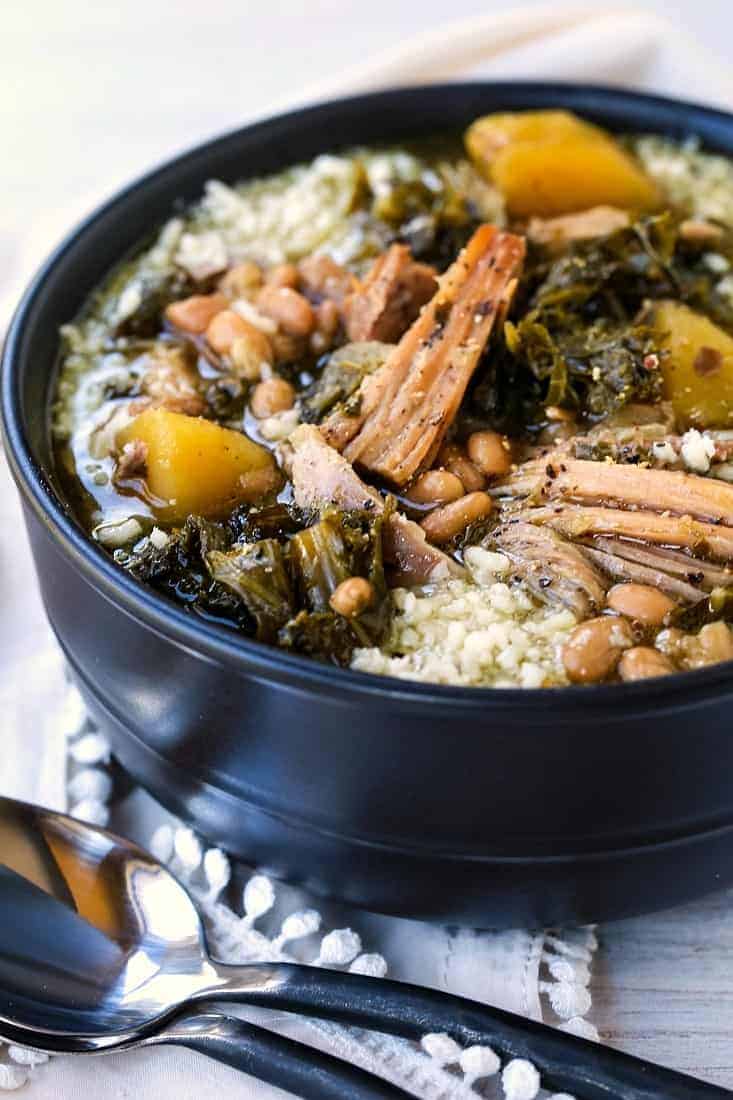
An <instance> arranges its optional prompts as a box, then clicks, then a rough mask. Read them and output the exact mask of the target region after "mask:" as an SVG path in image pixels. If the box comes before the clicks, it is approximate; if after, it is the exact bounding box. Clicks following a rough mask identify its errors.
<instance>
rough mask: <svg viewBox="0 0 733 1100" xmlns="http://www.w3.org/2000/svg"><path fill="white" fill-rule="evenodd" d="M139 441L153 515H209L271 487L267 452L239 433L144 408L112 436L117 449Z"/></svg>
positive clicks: (273, 471)
mask: <svg viewBox="0 0 733 1100" xmlns="http://www.w3.org/2000/svg"><path fill="white" fill-rule="evenodd" d="M134 440H142V442H143V443H144V444H145V446H146V448H147V460H146V474H145V484H146V486H147V491H148V494H149V495H150V497H152V498H153V501H152V503H151V508H152V511H153V512H154V514H155V516H156V517H157V518H158V519H160V520H163V521H165V522H169V523H175V522H178V521H181V520H183V519H185V518H186V516H188V515H190V514H192V513H193V514H195V515H200V516H206V517H209V518H213V517H216V516H221V515H225V514H226V513H227V512H228V511H230V510H231V509H232V508H233V507H234V506H235V505H236V504H240V503H243V502H254V501H256V500H258V499H259V498H260V497H262V496H263V495H265V494H266V493H267V492H268V491H270V490H272V489H273V488H275V487H276V485H277V484H278V481H279V473H278V470H277V466H276V465H275V461H274V459H273V457H272V455H271V454H270V453H269V451H267V450H266V449H265V448H264V447H261V446H260V445H259V444H258V443H253V442H252V440H251V439H249V438H248V437H247V436H246V435H242V433H241V432H235V431H232V430H231V429H229V428H222V427H221V426H220V425H219V424H214V423H213V422H212V421H210V420H203V419H201V418H200V417H195V416H184V415H183V414H182V413H175V412H169V411H168V410H167V409H147V410H146V411H145V412H143V413H141V414H140V415H139V416H138V417H136V418H135V420H133V421H132V422H131V423H130V424H128V425H127V427H125V428H123V430H122V431H121V432H120V433H119V434H118V436H117V447H118V449H119V450H122V448H123V447H124V446H125V445H126V444H127V443H132V442H133V441H134Z"/></svg>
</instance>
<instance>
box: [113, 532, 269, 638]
mask: <svg viewBox="0 0 733 1100" xmlns="http://www.w3.org/2000/svg"><path fill="white" fill-rule="evenodd" d="M230 541H231V536H230V533H229V531H228V529H227V527H226V526H225V525H224V524H219V523H210V522H208V521H207V520H204V519H201V517H200V516H189V517H188V519H187V520H186V522H185V523H184V525H183V527H181V528H180V529H179V530H176V531H173V532H171V534H170V536H169V539H168V542H167V543H166V545H165V546H164V547H162V548H160V549H157V548H156V547H155V546H154V545H153V544H152V543H151V542H148V543H147V544H146V546H145V547H144V548H143V549H142V550H140V551H139V552H138V553H134V552H133V553H132V554H130V555H127V556H126V557H125V558H124V560H120V559H118V560H120V564H121V565H123V566H124V567H125V568H126V569H127V570H128V571H129V572H130V573H131V574H132V575H133V576H134V577H136V578H137V579H138V580H140V581H144V582H145V583H146V584H149V585H150V586H151V588H154V589H156V591H158V592H162V593H163V595H166V596H170V597H172V598H173V599H176V600H178V601H180V602H182V603H184V604H185V605H186V606H188V607H190V608H191V609H192V610H194V611H198V612H200V613H201V614H204V615H208V616H212V617H214V618H217V619H224V620H226V621H229V622H232V623H233V624H234V625H236V626H238V627H239V628H240V629H241V630H243V631H245V632H246V633H247V634H252V633H254V629H255V625H256V624H255V623H254V620H253V618H252V617H251V616H250V614H249V611H248V610H247V607H246V605H245V604H244V603H243V602H242V601H241V599H239V598H238V597H237V596H236V594H234V593H233V592H231V591H230V590H229V589H227V588H226V587H225V586H224V585H222V584H220V583H219V582H218V581H217V580H216V579H215V578H212V576H211V574H210V572H209V569H208V566H207V558H208V556H209V555H210V554H212V553H221V552H223V551H226V550H227V549H228V548H229V545H230Z"/></svg>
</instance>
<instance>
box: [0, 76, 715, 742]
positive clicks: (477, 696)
mask: <svg viewBox="0 0 733 1100" xmlns="http://www.w3.org/2000/svg"><path fill="white" fill-rule="evenodd" d="M461 90H462V92H463V94H465V96H466V99H467V100H468V99H469V98H470V97H471V96H473V95H480V94H481V93H492V92H493V93H494V94H496V95H499V96H502V95H504V96H511V95H512V93H515V94H518V95H520V96H523V97H528V98H529V99H530V100H537V101H538V102H539V103H542V102H545V103H547V104H548V105H552V106H565V107H566V108H569V109H577V110H580V111H581V112H584V113H585V114H590V115H593V114H594V113H600V114H603V113H608V112H609V110H610V111H611V112H612V113H613V112H614V111H615V112H618V113H619V114H620V115H622V116H623V117H624V119H627V118H628V117H629V116H637V117H638V119H639V126H640V128H641V129H644V128H645V127H644V125H643V122H644V119H645V118H646V116H647V115H651V114H653V115H655V116H658V115H659V114H660V113H661V114H662V115H664V116H665V117H666V118H667V119H668V120H669V123H670V125H671V123H672V122H673V121H674V120H675V117H676V116H679V115H682V114H684V115H685V116H686V117H687V119H688V121H687V122H686V123H685V125H684V126H680V125H679V122H678V123H677V125H678V128H679V130H680V133H683V134H688V135H689V134H690V133H692V134H693V135H694V133H695V122H697V123H700V124H701V123H703V122H705V123H707V124H708V126H712V127H713V128H717V129H719V130H720V131H721V132H722V133H726V134H727V135H728V136H729V139H730V144H731V148H732V149H733V114H731V113H728V112H726V111H722V110H719V109H717V108H714V107H708V106H705V105H702V104H696V103H690V102H687V101H685V100H678V99H672V98H670V97H665V96H657V95H650V94H648V93H644V92H639V91H635V90H628V89H623V88H617V87H612V86H605V85H596V84H592V85H588V84H577V83H566V82H558V81H524V80H511V81H468V82H454V83H437V84H423V85H411V86H409V87H402V88H387V89H383V90H380V91H376V92H368V93H361V94H358V95H351V96H343V97H338V98H335V99H329V100H325V101H322V102H318V103H315V104H308V105H306V106H303V107H298V108H296V109H294V110H290V111H286V112H284V113H280V114H277V115H273V116H270V117H267V118H264V119H260V120H258V121H255V122H253V123H250V124H248V125H245V126H242V127H236V128H234V129H232V130H229V131H227V132H225V133H223V134H220V135H218V136H216V137H214V138H212V139H209V140H206V141H204V142H200V143H197V144H196V145H193V146H192V147H190V148H189V149H186V150H184V151H183V152H181V153H178V154H176V155H174V156H172V157H169V158H167V159H166V160H164V161H163V162H161V163H160V164H158V165H156V166H155V167H153V168H152V169H151V170H149V171H148V172H146V173H144V174H142V175H141V176H138V177H136V178H135V179H133V180H132V181H131V182H129V183H127V184H126V185H125V186H123V187H122V188H121V189H119V190H118V191H116V192H115V193H114V194H113V195H112V196H111V197H110V198H108V199H107V200H105V201H104V202H103V203H101V204H100V205H98V206H97V207H95V208H94V210H92V212H91V213H90V214H89V215H88V216H86V217H85V218H84V219H83V220H82V221H80V222H79V223H78V224H77V225H75V226H74V227H73V228H72V229H71V230H70V231H69V232H68V233H67V234H66V235H65V236H64V237H63V239H62V240H61V242H60V243H59V244H58V245H57V246H56V248H54V249H53V251H52V252H51V253H50V255H49V256H48V257H47V259H46V260H45V261H44V263H43V264H42V265H41V267H40V268H39V269H38V271H37V272H36V274H35V275H34V277H33V278H32V280H31V282H30V283H29V285H28V287H27V289H26V290H25V292H24V294H23V296H22V298H21V299H20V302H19V304H18V306H17V308H16V310H15V313H14V315H13V317H12V320H11V322H10V325H9V328H8V331H7V335H6V338H5V342H4V346H3V351H2V359H1V360H0V424H1V426H2V434H3V439H4V443H5V450H6V454H7V457H8V462H9V466H10V469H11V472H12V474H13V477H14V480H15V482H16V485H17V487H18V490H19V492H20V495H21V498H22V501H23V504H24V506H25V507H26V508H30V510H31V512H32V514H33V515H34V516H35V518H36V519H37V520H38V521H39V522H40V524H41V525H42V526H43V527H44V528H45V530H46V533H47V534H48V536H49V537H50V538H51V540H52V541H53V543H54V544H55V546H56V548H57V549H58V550H59V551H61V553H62V554H63V556H64V557H65V558H66V559H67V561H69V562H70V563H71V565H72V566H73V567H74V568H75V569H76V570H77V571H78V572H79V573H81V574H82V576H84V578H85V579H86V580H87V582H88V583H89V584H90V585H91V587H92V588H94V589H95V590H96V591H97V592H98V593H99V594H100V595H102V596H103V597H104V598H106V599H107V600H109V601H110V602H112V603H113V604H114V605H115V606H116V607H117V609H118V610H119V611H121V612H123V613H124V614H126V615H128V616H130V617H131V618H133V619H135V620H137V621H138V622H141V623H142V624H144V626H145V627H146V628H147V629H150V630H152V631H153V632H154V633H156V634H158V635H159V636H161V637H164V638H166V639H167V640H168V641H170V642H172V643H173V644H175V645H177V646H179V647H181V648H183V649H185V650H187V651H189V652H191V653H193V654H195V655H196V656H198V657H199V658H203V659H205V660H208V661H213V662H220V663H224V664H226V665H227V666H231V667H234V668H236V669H237V670H238V671H239V672H240V673H241V674H244V675H247V676H248V677H250V678H254V679H263V680H264V679H266V680H276V681H278V682H280V683H281V684H285V685H288V686H290V687H292V688H294V689H296V690H297V689H299V690H301V691H309V692H313V691H324V692H326V693H328V694H329V695H330V696H331V698H338V697H339V696H343V697H346V696H348V697H350V698H353V696H354V695H359V696H361V697H363V699H364V700H365V701H368V700H369V699H380V700H385V699H386V700H388V701H389V702H390V703H391V704H392V705H394V706H395V707H400V706H406V707H409V708H410V710H411V711H413V712H414V711H415V710H416V709H423V708H425V709H427V708H430V710H433V709H434V708H435V707H438V708H440V709H442V708H443V707H450V708H451V710H452V711H454V712H455V711H456V710H458V711H462V712H467V713H468V715H470V713H472V712H473V713H475V712H476V711H478V710H479V709H480V710H481V711H484V710H486V708H491V709H492V710H493V711H494V712H496V713H497V714H498V713H499V712H501V713H502V718H503V719H505V720H507V719H508V720H509V721H511V722H512V724H514V723H515V722H516V724H517V726H518V728H520V727H521V725H522V723H523V721H524V720H526V719H527V718H529V717H532V716H533V715H537V716H540V717H541V715H542V713H543V712H544V713H545V715H546V713H547V708H548V707H549V706H551V704H552V703H553V702H554V703H565V702H567V703H568V704H570V705H573V706H574V705H575V704H577V703H580V704H581V705H582V704H585V705H582V711H587V710H603V712H604V713H606V714H608V713H612V712H617V713H618V712H623V711H625V710H626V709H627V708H628V707H629V705H633V706H634V707H635V709H636V711H637V713H638V712H639V710H648V711H649V712H652V711H653V712H654V713H655V714H656V715H657V716H658V715H659V714H660V711H661V710H663V709H664V708H665V707H666V706H676V705H679V703H680V701H681V700H680V698H679V697H680V695H684V696H685V697H686V698H685V702H687V703H689V704H692V703H693V702H694V701H695V700H697V699H699V698H700V697H701V696H712V695H713V694H715V692H714V689H715V688H718V689H719V690H718V694H722V693H725V692H730V691H731V688H732V687H733V677H732V676H731V673H732V672H733V661H725V662H721V663H719V664H717V665H712V666H709V667H707V668H703V669H699V670H690V671H686V672H680V673H676V674H674V675H671V676H668V677H662V678H657V679H654V680H646V681H639V682H636V683H621V684H618V683H614V684H598V685H564V686H560V687H548V688H531V689H529V688H521V687H506V688H494V689H491V688H486V687H466V686H461V685H448V684H434V683H422V682H420V681H414V680H402V679H398V678H396V677H392V676H381V675H377V674H372V673H364V672H357V671H355V670H353V669H350V668H341V667H338V666H336V665H328V664H323V663H321V662H319V661H317V660H315V659H313V658H311V657H306V656H301V655H297V654H291V653H288V652H287V651H284V650H282V649H279V648H277V647H275V646H269V645H266V644H265V643H262V642H257V641H255V640H253V639H250V638H247V637H246V636H244V635H242V634H240V633H237V632H235V631H233V630H231V629H230V628H227V627H225V626H220V625H217V624H215V623H212V622H209V621H207V620H206V619H204V618H203V617H200V616H196V615H194V614H192V613H191V612H188V611H186V610H185V609H184V608H183V607H181V606H179V605H177V604H175V603H174V602H173V601H172V600H171V599H169V598H168V597H165V596H163V595H162V594H159V593H157V592H155V591H154V590H153V589H149V588H147V587H146V586H145V585H143V584H142V583H140V582H138V581H136V580H134V579H133V578H132V577H130V576H129V575H128V574H127V573H125V572H124V570H122V569H120V567H119V566H117V565H116V564H115V563H114V561H113V560H112V558H111V557H109V556H108V555H107V554H106V553H104V551H103V550H102V549H101V548H100V547H99V546H97V545H96V544H95V543H94V542H93V541H92V540H91V539H90V538H89V536H88V535H87V534H86V533H85V532H84V531H83V530H82V528H81V527H80V526H79V525H78V523H77V521H76V520H75V519H74V518H73V515H72V513H71V512H70V510H68V509H67V508H65V507H64V505H63V503H62V500H61V499H60V498H59V496H58V495H57V491H56V489H55V488H54V486H53V485H52V483H51V480H50V478H49V477H48V475H47V472H46V470H45V469H43V468H42V467H41V466H39V465H38V464H37V463H36V461H35V459H34V457H33V454H32V450H31V446H30V443H29V441H28V438H27V433H26V430H25V426H24V422H23V421H24V418H23V412H22V401H21V374H22V372H23V369H24V367H23V360H24V355H23V343H24V341H25V340H26V338H27V332H28V330H29V329H31V330H32V325H33V316H32V315H33V310H34V307H35V306H36V303H37V302H38V301H39V299H40V298H42V297H43V295H44V294H45V293H46V289H47V283H48V281H49V279H50V277H51V275H52V273H53V271H54V269H55V267H56V265H57V264H58V263H59V262H60V261H61V260H62V258H64V257H66V256H67V254H68V253H70V252H72V251H73V250H75V249H82V250H83V248H84V238H85V236H86V235H87V234H88V233H89V232H90V231H91V230H92V229H93V228H94V226H95V225H96V224H97V222H99V221H100V220H102V219H103V218H104V217H106V216H107V215H108V214H109V213H111V212H112V211H114V210H115V209H116V208H118V207H120V206H123V205H124V203H125V201H126V199H127V198H128V197H130V196H131V195H133V194H136V193H138V192H139V191H140V190H144V189H146V188H148V187H151V186H152V185H153V184H155V183H157V182H159V181H161V180H162V179H163V178H164V177H166V176H169V175H171V174H175V172H176V171H177V170H180V169H181V168H182V167H183V166H184V165H186V164H188V163H189V162H192V161H194V160H195V159H196V158H199V157H201V156H202V154H214V153H216V151H217V149H218V148H220V147H222V146H224V145H226V144H227V143H229V142H232V141H236V140H237V139H240V138H242V137H244V136H245V135H247V136H249V137H252V136H258V135H259V136H261V137H262V138H265V137H266V136H267V135H268V132H270V131H272V129H273V128H275V127H276V128H277V129H279V130H282V129H286V130H287V129H290V130H292V129H295V128H296V127H298V126H300V125H301V124H304V123H306V122H308V123H311V124H312V122H313V121H314V120H316V119H318V117H319V116H320V115H327V114H328V113H329V112H330V111H332V110H333V109H334V108H340V109H346V110H350V111H352V112H353V113H354V114H355V115H358V113H359V112H360V111H365V110H371V109H375V108H376V109H379V108H380V106H381V107H382V108H384V107H385V106H387V105H388V104H389V103H390V102H393V101H394V100H395V99H398V100H400V101H402V100H404V101H407V102H409V101H410V100H412V101H414V102H415V104H419V100H420V97H422V96H434V95H440V94H441V93H443V94H449V95H456V94H461ZM548 101H549V102H548ZM651 132H653V131H651ZM355 142H358V137H356V138H355ZM708 144H711V145H712V148H715V143H714V142H712V143H708ZM328 149H329V146H328V145H327V143H325V142H324V149H323V151H324V152H325V151H328ZM728 155H729V156H733V152H731V153H729V154H728ZM242 178H246V177H245V176H244V175H243V177H242ZM172 206H173V200H172V201H171V207H172ZM171 212H172V211H171ZM140 244H142V242H139V243H138V245H137V246H135V247H139V246H140ZM111 266H113V265H111ZM110 269H111V268H108V269H107V270H108V271H109V270H110ZM44 415H47V410H44Z"/></svg>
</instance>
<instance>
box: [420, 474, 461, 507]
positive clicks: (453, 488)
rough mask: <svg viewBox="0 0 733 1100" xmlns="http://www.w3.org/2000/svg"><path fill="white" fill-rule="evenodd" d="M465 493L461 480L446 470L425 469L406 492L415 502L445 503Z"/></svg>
mask: <svg viewBox="0 0 733 1100" xmlns="http://www.w3.org/2000/svg"><path fill="white" fill-rule="evenodd" d="M464 494H465V489H464V488H463V482H462V481H461V479H460V478H459V477H456V475H455V474H452V473H450V472H449V471H448V470H426V471H425V473H424V474H420V476H419V477H417V478H416V479H415V481H413V483H412V485H411V486H410V489H409V492H408V493H407V496H408V499H409V500H412V501H414V502H415V504H447V503H448V502H449V501H451V500H458V498H459V497H462V496H463V495H464Z"/></svg>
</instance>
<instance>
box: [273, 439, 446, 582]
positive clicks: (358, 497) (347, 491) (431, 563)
mask: <svg viewBox="0 0 733 1100" xmlns="http://www.w3.org/2000/svg"><path fill="white" fill-rule="evenodd" d="M281 461H282V462H283V465H284V466H286V468H287V470H288V472H289V475H290V479H291V481H292V483H293V494H294V497H295V502H296V504H298V505H299V506H300V507H301V508H306V509H317V510H318V509H321V508H324V507H327V506H328V505H329V504H332V505H335V506H336V507H337V508H343V509H346V510H357V509H358V510H362V509H363V510H366V511H378V512H382V511H383V510H384V501H383V500H382V498H381V496H380V495H379V493H378V492H377V491H376V490H375V489H372V488H371V487H370V486H368V485H365V484H364V482H363V481H362V480H361V478H360V477H359V475H358V474H357V473H356V471H355V470H354V469H353V467H352V466H351V464H350V463H349V462H348V461H347V459H345V458H344V457H343V456H342V455H340V454H339V453H338V451H335V450H334V449H333V447H331V446H329V445H328V443H326V441H325V440H324V438H323V436H322V434H321V432H320V431H319V429H318V428H316V427H314V426H313V425H311V424H301V426H300V427H299V428H296V430H295V431H294V432H293V434H292V435H291V436H290V438H289V439H288V441H287V444H285V445H283V447H282V448H281ZM383 544H384V545H383V549H384V557H385V561H386V562H388V563H389V565H390V566H392V575H391V577H390V580H391V581H392V582H393V583H394V584H396V585H400V584H408V585H415V584H425V583H426V582H427V581H428V580H437V579H439V578H440V577H447V576H451V575H454V576H460V575H461V574H462V572H463V570H462V569H461V568H460V566H458V565H457V563H456V562H454V561H453V560H452V559H451V558H449V557H448V555H447V554H444V553H443V551H442V550H439V549H438V548H437V547H436V546H432V545H431V544H430V543H429V542H428V541H427V540H426V538H425V532H424V531H423V529H422V528H421V527H420V526H419V524H417V523H414V522H413V521H412V520H410V519H407V517H406V516H403V515H400V513H398V512H394V513H392V514H391V515H390V517H389V520H388V523H387V525H386V529H385V532H384V539H383Z"/></svg>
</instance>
